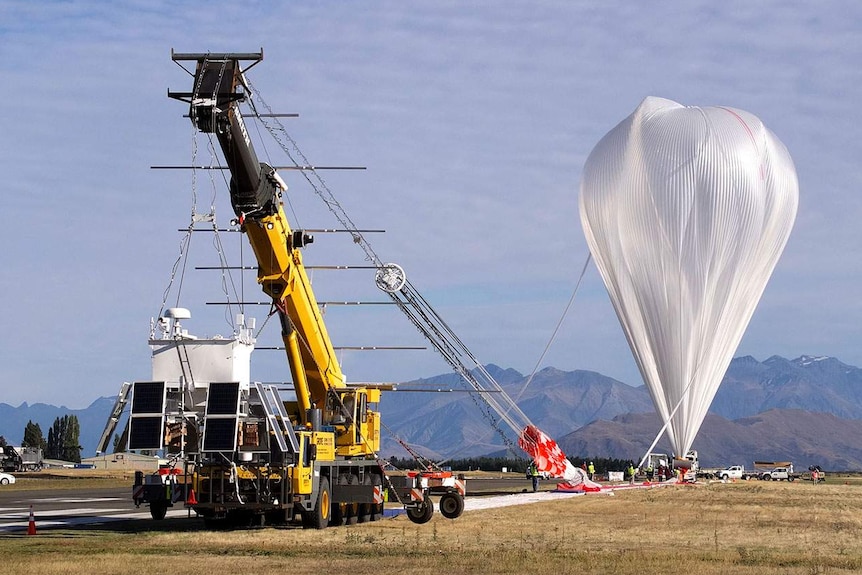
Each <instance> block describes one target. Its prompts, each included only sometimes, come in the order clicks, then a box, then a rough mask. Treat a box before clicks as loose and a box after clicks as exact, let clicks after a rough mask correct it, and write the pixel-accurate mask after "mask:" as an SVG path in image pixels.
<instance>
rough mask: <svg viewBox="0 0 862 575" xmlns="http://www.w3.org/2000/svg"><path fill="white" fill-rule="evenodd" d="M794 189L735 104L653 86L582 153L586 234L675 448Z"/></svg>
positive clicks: (721, 369) (788, 214)
mask: <svg viewBox="0 0 862 575" xmlns="http://www.w3.org/2000/svg"><path fill="white" fill-rule="evenodd" d="M798 199H799V188H798V183H797V179H796V170H795V168H794V166H793V161H792V160H791V158H790V155H789V154H788V152H787V150H786V148H785V147H784V145H783V144H782V143H781V142H780V141H779V140H778V138H776V137H775V135H774V134H773V133H772V132H770V131H769V130H768V129H767V128H766V127H765V126H764V125H763V123H762V122H761V121H760V120H759V119H758V118H756V117H755V116H753V115H751V114H749V113H747V112H743V111H741V110H736V109H733V108H724V107H708V108H699V107H687V106H683V105H681V104H678V103H676V102H673V101H670V100H665V99H662V98H647V99H645V100H644V101H643V102H642V103H641V105H640V106H639V107H638V108H637V110H635V111H634V113H633V114H632V115H631V116H629V117H628V118H626V119H625V120H623V121H622V122H621V123H620V124H619V125H617V126H616V127H615V128H614V129H613V130H611V131H610V132H609V133H608V134H607V135H605V137H604V138H602V140H601V141H600V142H599V143H598V144H597V145H596V147H595V148H594V149H593V151H592V153H590V156H589V158H588V159H587V162H586V164H585V165H584V174H583V179H582V181H581V196H580V211H581V223H582V225H583V228H584V234H585V235H586V238H587V243H588V244H589V247H590V251H591V252H592V254H593V257H594V258H595V261H596V266H597V267H598V269H599V272H600V273H601V276H602V279H603V280H604V282H605V286H606V287H607V290H608V293H609V294H610V298H611V302H612V303H613V306H614V309H615V310H616V313H617V316H618V318H619V320H620V323H621V324H622V327H623V331H624V332H625V335H626V338H627V339H628V342H629V346H630V347H631V349H632V353H633V354H634V357H635V360H636V362H637V365H638V368H639V369H640V373H641V375H642V376H643V379H644V382H645V383H646V385H647V388H648V389H649V392H650V395H651V396H652V399H653V403H654V404H655V406H656V410H657V411H658V413H659V415H661V417H662V418H663V420H664V422H665V423H668V424H669V425H668V426H667V434H668V438H669V439H670V442H671V445H672V447H673V449H674V450H675V453H676V454H677V455H684V454H686V453H687V452H688V451H689V449H690V448H691V446H692V443H693V442H694V438H695V436H696V435H697V432H698V430H699V429H700V425H701V423H702V422H703V419H704V417H705V416H706V412H707V410H708V409H709V406H710V404H711V403H712V399H713V397H714V396H715V393H716V392H717V391H718V386H719V384H720V383H721V380H722V378H723V376H724V373H725V371H726V370H727V366H728V365H729V364H730V361H731V359H732V357H733V354H734V352H735V351H736V348H737V346H738V345H739V341H740V340H741V339H742V335H743V333H744V332H745V328H746V327H747V325H748V322H749V320H750V319H751V316H752V314H753V313H754V309H755V307H756V305H757V302H758V300H759V299H760V296H761V294H762V293H763V290H764V288H765V287H766V283H767V281H768V280H769V276H770V275H771V274H772V270H773V269H774V268H775V264H776V262H777V261H778V258H779V256H780V255H781V252H782V250H783V249H784V246H785V244H786V243H787V239H788V237H789V235H790V230H791V228H792V227H793V222H794V220H795V218H796V208H797V204H798ZM677 407H678V409H677V410H676V412H675V413H673V412H674V409H675V408H677Z"/></svg>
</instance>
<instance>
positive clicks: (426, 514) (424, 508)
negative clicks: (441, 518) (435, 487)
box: [407, 495, 434, 525]
mask: <svg viewBox="0 0 862 575" xmlns="http://www.w3.org/2000/svg"><path fill="white" fill-rule="evenodd" d="M432 515H434V503H433V502H432V501H431V498H430V497H428V496H427V495H426V496H425V501H423V502H422V505H420V506H419V507H416V508H410V509H407V517H408V518H409V519H410V521H412V522H413V523H416V524H417V525H422V524H423V523H428V522H429V521H431V516H432Z"/></svg>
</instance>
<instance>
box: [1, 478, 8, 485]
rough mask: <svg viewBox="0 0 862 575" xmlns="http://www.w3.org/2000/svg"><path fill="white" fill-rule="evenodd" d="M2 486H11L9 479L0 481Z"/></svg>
mask: <svg viewBox="0 0 862 575" xmlns="http://www.w3.org/2000/svg"><path fill="white" fill-rule="evenodd" d="M0 485H9V478H8V477H4V478H3V479H0Z"/></svg>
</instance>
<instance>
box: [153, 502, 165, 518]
mask: <svg viewBox="0 0 862 575" xmlns="http://www.w3.org/2000/svg"><path fill="white" fill-rule="evenodd" d="M167 513H168V504H167V503H166V502H165V501H153V502H152V503H150V516H151V517H152V518H153V519H155V520H156V521H161V520H162V519H164V518H165V515H167Z"/></svg>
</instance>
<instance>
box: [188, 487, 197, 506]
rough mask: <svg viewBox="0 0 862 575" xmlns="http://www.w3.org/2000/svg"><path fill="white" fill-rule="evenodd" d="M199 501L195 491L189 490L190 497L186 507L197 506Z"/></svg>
mask: <svg viewBox="0 0 862 575" xmlns="http://www.w3.org/2000/svg"><path fill="white" fill-rule="evenodd" d="M197 504H198V500H197V498H196V497H195V490H194V489H189V496H188V497H186V505H197Z"/></svg>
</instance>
